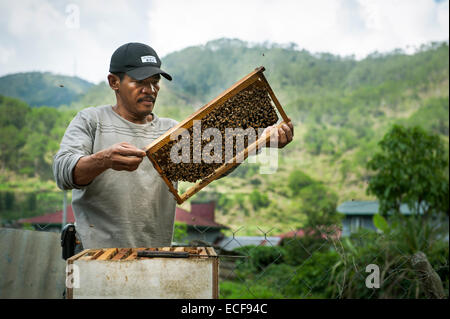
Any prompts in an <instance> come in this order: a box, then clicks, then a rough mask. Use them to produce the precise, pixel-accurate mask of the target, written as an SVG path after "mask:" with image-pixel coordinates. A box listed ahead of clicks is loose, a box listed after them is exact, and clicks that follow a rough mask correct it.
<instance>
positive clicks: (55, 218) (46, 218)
mask: <svg viewBox="0 0 450 319" xmlns="http://www.w3.org/2000/svg"><path fill="white" fill-rule="evenodd" d="M62 216H63V211H62V210H60V211H57V212H56V213H51V214H45V215H42V216H36V217H31V218H23V219H20V220H19V223H31V224H62ZM66 218H67V219H66V220H67V223H74V222H75V217H74V216H73V210H72V205H69V206H67V217H66Z"/></svg>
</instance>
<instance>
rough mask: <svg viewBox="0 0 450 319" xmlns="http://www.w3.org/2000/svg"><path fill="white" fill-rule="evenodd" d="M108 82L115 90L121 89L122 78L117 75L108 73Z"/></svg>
mask: <svg viewBox="0 0 450 319" xmlns="http://www.w3.org/2000/svg"><path fill="white" fill-rule="evenodd" d="M108 83H109V86H110V87H111V89H113V90H114V91H115V92H118V91H119V85H120V79H119V77H118V76H117V75H115V74H112V73H110V74H108Z"/></svg>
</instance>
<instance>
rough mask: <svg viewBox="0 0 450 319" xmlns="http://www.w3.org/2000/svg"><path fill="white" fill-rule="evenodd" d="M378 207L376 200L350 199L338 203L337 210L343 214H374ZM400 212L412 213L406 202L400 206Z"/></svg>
mask: <svg viewBox="0 0 450 319" xmlns="http://www.w3.org/2000/svg"><path fill="white" fill-rule="evenodd" d="M379 208H380V205H379V203H378V201H351V202H344V203H342V204H341V205H339V206H338V208H337V211H338V213H342V214H345V215H375V214H377V213H378V210H379ZM400 212H401V213H402V214H403V215H411V214H412V212H411V210H410V209H409V208H408V205H406V204H402V205H401V206H400Z"/></svg>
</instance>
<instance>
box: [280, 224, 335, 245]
mask: <svg viewBox="0 0 450 319" xmlns="http://www.w3.org/2000/svg"><path fill="white" fill-rule="evenodd" d="M319 232H320V237H321V238H322V239H324V240H327V239H339V238H340V237H341V235H342V230H341V229H340V228H339V227H337V226H328V227H324V226H321V227H320V228H319ZM315 233H316V230H314V229H297V230H292V231H289V232H287V233H283V234H280V235H278V237H280V239H281V240H280V245H282V243H283V241H289V240H291V239H296V238H303V237H305V236H314V235H315Z"/></svg>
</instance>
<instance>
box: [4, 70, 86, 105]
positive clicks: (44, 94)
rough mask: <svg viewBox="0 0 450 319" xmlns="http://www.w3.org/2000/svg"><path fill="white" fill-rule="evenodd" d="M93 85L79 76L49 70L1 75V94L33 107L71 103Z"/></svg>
mask: <svg viewBox="0 0 450 319" xmlns="http://www.w3.org/2000/svg"><path fill="white" fill-rule="evenodd" d="M92 86H93V84H92V83H90V82H88V81H85V80H83V79H80V78H78V77H72V76H65V75H56V74H52V73H49V72H45V73H42V72H27V73H16V74H10V75H6V76H3V77H0V94H1V95H7V96H10V97H15V98H18V99H21V100H23V101H25V102H27V103H28V104H29V105H30V106H33V107H34V106H51V107H58V106H60V105H61V104H70V103H72V102H73V101H74V100H76V99H78V98H79V97H80V96H81V95H83V94H84V93H86V92H87V90H88V89H89V88H90V87H92Z"/></svg>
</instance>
